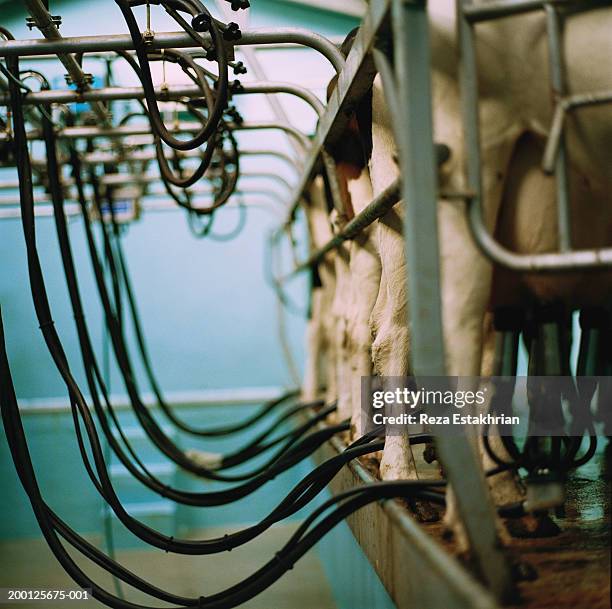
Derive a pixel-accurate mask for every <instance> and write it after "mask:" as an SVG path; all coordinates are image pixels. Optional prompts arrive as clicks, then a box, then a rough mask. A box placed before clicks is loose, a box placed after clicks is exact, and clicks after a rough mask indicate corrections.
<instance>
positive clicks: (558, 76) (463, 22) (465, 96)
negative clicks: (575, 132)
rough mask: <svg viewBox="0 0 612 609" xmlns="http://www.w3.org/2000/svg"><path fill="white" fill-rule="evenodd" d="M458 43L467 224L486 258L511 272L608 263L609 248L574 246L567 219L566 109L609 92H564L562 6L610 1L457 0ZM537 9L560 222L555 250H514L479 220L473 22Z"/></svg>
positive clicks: (547, 160) (547, 166)
mask: <svg viewBox="0 0 612 609" xmlns="http://www.w3.org/2000/svg"><path fill="white" fill-rule="evenodd" d="M457 3H458V4H457V14H458V18H459V44H460V53H461V63H460V65H461V70H460V90H461V106H462V113H463V131H464V133H465V142H466V144H465V151H466V155H467V180H468V184H469V188H470V190H471V191H473V193H474V194H473V196H472V197H470V198H469V199H468V205H469V207H468V209H469V213H468V217H469V225H470V229H471V232H472V235H473V237H474V241H475V242H476V244H477V245H478V247H479V248H480V249H481V250H482V252H483V253H484V255H485V256H487V257H488V258H489V259H490V260H492V261H494V262H496V263H497V264H500V265H502V266H505V267H507V268H509V269H513V270H515V271H538V272H555V271H568V270H577V269H589V268H602V267H608V266H612V248H609V247H608V248H601V249H593V250H573V249H572V248H571V234H570V222H569V192H568V178H567V151H566V149H565V143H564V137H563V129H564V119H565V115H566V113H567V112H569V111H571V110H573V109H575V108H578V107H580V106H586V105H597V104H604V103H611V102H612V91H597V92H593V93H588V94H579V95H569V96H567V95H566V93H565V68H564V61H563V45H562V28H561V26H560V19H561V16H560V14H559V8H560V7H571V8H572V9H573V10H579V11H585V10H589V9H590V8H594V7H596V6H601V5H602V4H609V3H608V2H603V3H602V2H598V1H597V0H594V1H586V2H577V1H576V0H548V1H547V0H496V1H494V2H488V3H486V4H484V5H483V4H474V2H473V1H472V0H457ZM536 10H544V11H546V24H547V28H546V30H547V36H548V51H549V55H550V59H549V63H550V78H551V90H552V93H553V99H555V111H554V116H553V120H552V124H551V130H550V134H549V137H548V141H547V143H546V150H545V152H544V159H543V162H542V166H543V169H544V170H545V171H546V172H548V173H554V174H555V178H556V184H557V218H558V223H559V250H560V251H559V252H557V253H549V254H517V253H515V252H511V251H509V250H508V249H506V248H505V247H503V246H502V245H501V244H500V243H499V242H498V241H496V240H495V238H494V237H493V236H492V235H491V234H490V233H489V232H488V230H487V227H486V225H485V223H484V220H483V208H482V189H481V173H480V166H481V161H480V135H479V133H480V129H479V123H478V74H477V66H476V54H475V49H474V36H475V31H474V30H475V26H476V25H477V24H478V23H481V22H484V21H489V20H492V19H500V18H504V17H509V16H512V15H518V14H521V13H527V12H531V11H536Z"/></svg>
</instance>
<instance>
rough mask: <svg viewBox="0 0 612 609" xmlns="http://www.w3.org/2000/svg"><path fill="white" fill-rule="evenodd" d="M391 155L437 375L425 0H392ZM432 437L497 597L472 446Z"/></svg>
mask: <svg viewBox="0 0 612 609" xmlns="http://www.w3.org/2000/svg"><path fill="white" fill-rule="evenodd" d="M392 21H393V39H394V58H395V69H396V82H397V95H396V99H397V100H402V104H403V107H402V112H401V113H400V114H398V116H397V117H396V119H397V121H398V125H399V137H398V147H399V160H400V171H401V175H402V196H403V199H404V206H405V220H404V235H405V240H406V261H407V269H408V294H409V303H408V311H409V315H410V321H411V332H412V362H413V369H414V374H415V375H417V376H421V377H423V376H444V375H445V373H446V367H445V360H444V342H443V335H442V313H441V297H440V269H439V248H438V223H437V172H436V159H435V153H434V143H433V126H432V123H433V121H432V109H431V82H430V69H431V60H430V48H429V26H428V20H427V11H426V2H425V1H424V0H416V1H411V2H408V1H407V0H393V3H392ZM436 445H437V447H438V451H439V454H440V458H441V461H442V463H443V464H444V467H445V470H446V474H447V477H448V480H449V482H450V484H451V485H452V488H453V491H454V493H455V497H456V500H457V507H458V510H459V515H460V516H461V518H462V521H463V524H464V526H465V530H466V533H467V535H468V538H469V541H470V544H471V547H472V550H473V552H474V556H475V558H476V560H477V561H478V567H479V569H480V571H481V573H482V575H483V577H484V578H485V580H486V582H487V584H488V586H489V587H490V589H491V591H492V592H493V594H494V595H495V596H496V597H497V598H498V599H503V600H506V599H507V598H508V597H509V595H510V594H511V592H512V589H513V588H512V580H511V575H510V569H509V565H508V563H507V562H506V559H505V556H504V554H503V552H502V551H501V550H500V547H499V543H498V539H497V532H496V529H495V522H494V518H493V509H492V506H491V503H490V499H489V496H488V493H487V491H486V488H485V481H484V478H483V476H482V473H481V469H480V466H479V464H478V462H477V459H476V454H475V451H474V450H473V449H472V446H471V445H470V443H469V442H468V439H467V437H466V436H458V437H449V436H444V435H440V436H439V437H437V438H436Z"/></svg>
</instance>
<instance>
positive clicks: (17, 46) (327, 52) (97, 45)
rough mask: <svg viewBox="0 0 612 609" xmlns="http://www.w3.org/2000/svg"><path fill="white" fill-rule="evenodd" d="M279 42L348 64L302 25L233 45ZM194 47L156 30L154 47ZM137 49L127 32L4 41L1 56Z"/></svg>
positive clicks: (246, 36) (257, 33)
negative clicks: (53, 38)
mask: <svg viewBox="0 0 612 609" xmlns="http://www.w3.org/2000/svg"><path fill="white" fill-rule="evenodd" d="M202 37H203V38H204V39H207V38H209V36H208V35H207V34H203V35H202ZM277 43H290V44H299V45H302V46H306V47H310V48H311V49H314V50H315V51H318V52H319V53H321V55H323V56H324V57H325V58H326V59H327V60H328V61H329V62H330V63H331V64H332V66H333V67H334V69H335V70H336V72H338V73H339V72H340V71H341V70H342V68H343V67H344V57H343V56H342V53H340V51H339V50H338V48H337V47H336V45H334V43H333V42H331V40H328V39H327V38H325V37H324V36H321V35H320V34H316V33H315V32H311V31H309V30H306V29H302V28H261V29H255V30H250V31H247V32H242V37H241V38H240V41H239V43H238V44H235V45H233V46H245V45H246V46H250V45H255V44H277ZM231 45H232V43H228V46H231ZM193 46H194V41H193V38H192V37H191V36H190V35H189V34H186V33H184V32H156V33H155V37H154V39H153V40H152V41H151V48H152V49H170V48H173V49H185V48H191V47H193ZM133 50H134V43H133V41H132V38H131V36H129V35H127V34H112V35H107V36H74V37H67V38H62V39H61V40H38V39H34V40H7V41H6V42H0V57H8V56H15V55H21V56H24V57H25V56H32V55H47V54H54V55H55V54H66V53H91V52H99V51H133Z"/></svg>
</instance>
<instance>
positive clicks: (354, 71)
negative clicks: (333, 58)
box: [288, 0, 389, 221]
mask: <svg viewBox="0 0 612 609" xmlns="http://www.w3.org/2000/svg"><path fill="white" fill-rule="evenodd" d="M388 3H389V0H371V2H370V3H369V6H368V11H367V12H366V14H365V16H364V19H363V22H362V23H361V26H360V28H359V32H358V33H357V36H356V37H355V41H354V43H353V47H352V48H351V51H350V53H349V54H348V56H347V58H346V63H345V67H344V69H343V70H342V71H341V72H340V73H339V74H338V82H337V83H336V87H335V89H334V91H333V92H332V95H331V97H330V99H329V101H328V103H327V107H326V109H325V113H324V114H323V116H321V118H320V120H319V124H318V127H317V131H316V134H315V136H314V138H313V141H312V144H311V147H310V150H309V152H308V155H307V157H306V160H305V162H304V171H303V173H302V176H301V178H300V182H299V184H298V185H297V187H296V189H295V197H294V198H293V201H292V202H291V205H290V207H289V215H288V221H291V220H292V218H293V217H294V216H295V213H296V211H297V208H298V207H299V205H300V202H301V200H302V196H303V193H304V191H305V190H306V189H307V187H308V185H309V184H310V181H311V179H312V176H313V173H314V171H315V169H317V167H318V165H319V157H320V151H321V149H322V148H323V146H324V145H325V144H326V143H333V142H334V141H335V140H336V139H337V138H338V137H339V136H340V135H341V134H342V132H343V130H344V128H345V127H346V124H347V121H348V113H347V112H346V111H347V110H348V109H349V108H350V106H351V104H353V103H355V102H356V101H357V100H359V99H360V98H361V97H362V96H363V95H364V94H365V93H366V91H367V90H368V89H369V88H370V86H371V84H372V81H373V80H374V75H375V73H376V72H375V69H374V66H373V62H372V60H371V58H370V56H369V53H370V50H371V48H372V46H373V45H374V40H375V38H376V36H377V34H378V30H379V29H380V27H381V25H382V23H383V21H384V19H385V17H386V15H387V12H388Z"/></svg>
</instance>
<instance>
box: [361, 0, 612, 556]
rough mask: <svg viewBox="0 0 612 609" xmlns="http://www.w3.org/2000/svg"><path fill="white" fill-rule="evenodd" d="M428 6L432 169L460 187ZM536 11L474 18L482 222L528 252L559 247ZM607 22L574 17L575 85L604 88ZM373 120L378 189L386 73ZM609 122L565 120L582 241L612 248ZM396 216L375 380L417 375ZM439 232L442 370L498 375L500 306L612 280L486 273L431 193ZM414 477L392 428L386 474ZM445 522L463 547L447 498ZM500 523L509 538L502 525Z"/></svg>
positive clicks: (395, 215)
mask: <svg viewBox="0 0 612 609" xmlns="http://www.w3.org/2000/svg"><path fill="white" fill-rule="evenodd" d="M428 15H429V24H430V40H431V51H432V105H433V119H434V137H435V140H436V141H440V142H444V143H445V144H446V145H448V146H449V148H450V150H451V151H452V156H451V158H450V159H449V160H448V161H447V162H446V163H445V164H444V165H443V166H442V167H441V169H440V171H439V184H440V188H441V190H444V189H448V190H462V189H464V188H465V186H466V184H465V181H464V173H463V167H464V165H465V157H464V141H463V130H462V124H461V119H460V116H461V115H460V95H459V84H458V65H457V57H458V53H457V40H456V18H455V2H454V1H453V0H430V2H429V13H428ZM544 19H545V18H544V15H543V13H541V12H540V13H531V14H526V15H520V16H514V17H511V18H507V19H503V20H497V21H495V22H491V23H487V24H483V25H479V26H478V32H477V38H476V40H477V51H478V53H479V58H480V61H479V86H480V128H481V150H482V192H483V206H484V210H485V221H486V224H487V227H488V230H489V231H490V232H491V233H492V234H494V235H496V236H497V238H498V239H500V240H501V242H502V244H504V245H505V246H507V247H508V248H511V249H514V250H515V251H518V252H522V253H539V252H548V251H555V250H556V249H557V248H558V238H557V220H556V211H555V201H556V190H555V183H554V179H553V178H551V177H549V176H546V175H544V174H543V173H542V171H541V170H540V162H541V155H542V150H543V145H544V140H545V138H546V136H547V134H548V129H549V125H550V122H551V117H552V106H551V96H550V92H549V90H548V84H547V83H548V80H547V78H546V74H548V69H549V68H548V56H547V41H546V30H545V21H544ZM610 25H612V9H610V8H603V7H602V8H598V9H594V10H592V11H590V12H588V13H583V14H578V15H572V16H571V17H569V18H568V20H567V23H566V27H565V31H564V54H565V57H566V59H567V61H566V63H567V68H568V69H567V82H568V87H569V91H570V92H571V93H577V92H588V91H596V90H602V89H606V88H610V84H612V83H611V82H610V81H612V77H611V76H610V74H609V69H608V67H607V65H606V62H605V61H603V60H602V59H600V60H598V57H600V58H604V57H607V56H608V55H609V53H610V51H611V50H612V49H611V46H612V42H611V41H610V38H609V35H608V33H609V29H610ZM372 115H373V119H372V151H371V158H370V164H369V170H370V177H371V181H372V188H373V194H374V195H375V196H376V195H377V194H379V193H380V192H381V191H382V190H383V189H384V188H386V187H387V186H388V185H389V184H390V183H391V182H392V181H393V180H395V179H396V178H397V177H398V175H399V171H398V168H397V164H396V162H395V159H396V156H397V150H396V147H395V141H394V137H393V130H392V121H391V117H390V116H389V112H388V107H387V104H386V101H385V98H384V92H383V90H382V86H381V82H380V77H377V78H376V79H375V81H374V85H373V91H372ZM611 119H612V111H611V110H610V108H609V107H605V106H599V107H591V108H588V109H584V110H580V111H578V112H577V113H576V115H575V116H573V117H571V118H570V119H568V121H567V136H566V140H567V147H568V150H569V151H570V154H569V158H570V168H571V171H570V194H571V197H570V198H571V201H572V206H571V219H572V235H573V245H574V247H576V248H587V247H588V248H596V247H602V246H609V245H610V244H611V242H612V201H611V200H610V199H611V195H610V193H611V192H612V190H611V187H612V184H611V183H610V182H611V181H612V172H611V171H610V170H609V169H610V167H612V158H611V155H612V147H610V146H609V142H610V141H612V120H611ZM606 168H607V169H606ZM408 204H409V202H408ZM402 221H403V219H402V208H401V206H398V207H396V208H394V209H393V210H392V211H390V212H389V213H388V214H386V215H385V216H384V217H382V218H381V219H380V220H379V223H378V224H379V226H378V251H379V252H380V259H381V265H382V280H381V289H380V291H379V293H378V298H377V302H376V305H375V307H374V311H373V314H372V320H371V325H372V329H373V332H374V334H375V339H374V342H373V345H372V356H373V365H374V370H375V372H376V373H377V374H380V375H381V376H405V375H408V374H409V373H410V372H411V369H410V329H409V326H408V321H407V319H408V318H407V311H406V306H407V302H409V295H408V294H407V287H406V261H405V258H404V242H403V237H402ZM438 227H439V228H438V230H439V243H440V261H441V299H442V320H443V337H444V345H445V353H446V366H447V373H448V374H449V375H452V376H464V377H475V376H478V375H479V374H481V373H483V374H490V373H491V372H492V370H491V365H492V361H493V358H492V356H491V349H490V345H491V344H492V340H491V333H492V326H491V323H490V322H491V316H490V313H491V311H492V310H493V308H495V307H501V306H515V307H516V306H518V307H527V306H531V305H532V304H533V303H534V302H538V303H552V302H555V303H561V304H562V306H563V308H565V309H566V310H568V311H570V310H573V309H575V308H578V307H582V306H587V305H601V304H602V303H609V302H610V295H611V287H612V281H611V277H610V273H608V272H597V273H595V272H593V273H567V274H565V275H563V276H558V275H554V276H543V275H534V274H530V275H524V274H517V273H510V272H508V271H507V270H503V269H500V268H497V267H495V268H494V265H492V264H491V262H490V261H489V260H488V259H487V258H486V257H485V256H483V254H482V253H481V252H480V251H479V250H478V248H477V246H476V245H475V243H474V239H473V238H472V236H471V234H470V229H469V226H468V222H467V218H466V209H465V204H464V203H457V202H456V201H447V200H440V201H438ZM408 272H409V269H408ZM482 460H483V465H484V467H488V466H489V465H490V463H489V462H488V460H487V457H486V455H482ZM416 475H417V472H416V467H415V460H414V457H413V455H412V453H411V450H410V446H409V444H408V441H407V437H406V436H404V437H388V438H387V441H386V444H385V451H384V457H383V461H382V463H381V476H382V477H383V478H386V479H394V478H406V477H408V478H411V477H416ZM491 487H492V493H493V497H494V499H495V501H496V502H497V503H505V502H510V501H516V500H520V499H521V498H522V496H523V491H522V488H521V486H520V484H519V482H518V480H517V479H516V477H515V476H513V475H512V474H510V473H505V474H501V475H499V476H495V477H494V478H493V479H492V481H491ZM445 522H446V525H447V527H448V528H449V529H450V530H451V531H453V533H454V534H455V536H456V538H457V542H458V544H459V547H460V548H462V549H467V539H466V536H465V533H464V531H463V529H462V527H461V524H460V522H459V519H458V518H457V513H456V510H455V506H454V501H453V498H452V494H451V495H450V496H449V506H448V509H447V513H446V516H445ZM537 526H539V524H538V525H537ZM499 530H500V535H501V536H502V538H505V532H504V530H503V529H502V528H501V527H500V529H499Z"/></svg>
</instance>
